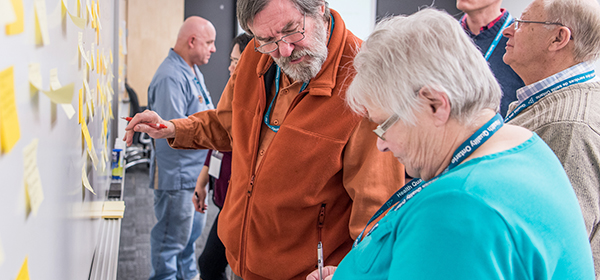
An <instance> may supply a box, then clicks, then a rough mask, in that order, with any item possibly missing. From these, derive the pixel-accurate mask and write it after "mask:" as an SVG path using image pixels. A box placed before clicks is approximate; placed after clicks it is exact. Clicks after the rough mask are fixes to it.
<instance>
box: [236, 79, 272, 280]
mask: <svg viewBox="0 0 600 280" xmlns="http://www.w3.org/2000/svg"><path fill="white" fill-rule="evenodd" d="M259 79H260V81H261V85H262V92H265V82H264V78H263V75H261V76H260V77H259ZM266 102H267V101H266V96H265V95H264V94H262V95H261V97H260V100H259V102H258V103H259V104H258V108H257V110H259V111H262V110H263V108H264V104H265V103H266ZM255 125H258V133H256V136H255V137H254V145H253V149H252V150H253V155H252V164H251V166H250V168H251V174H252V176H250V182H249V185H248V188H247V190H246V207H245V209H244V220H243V222H242V238H241V240H240V260H239V271H240V274H241V275H238V276H242V275H244V271H245V267H246V260H245V255H246V233H247V224H248V219H249V217H248V211H249V209H250V199H251V198H252V192H253V191H254V179H255V178H256V173H257V172H256V157H257V152H258V145H259V143H258V142H259V141H260V129H261V125H262V117H259V118H258V123H257V124H255Z"/></svg>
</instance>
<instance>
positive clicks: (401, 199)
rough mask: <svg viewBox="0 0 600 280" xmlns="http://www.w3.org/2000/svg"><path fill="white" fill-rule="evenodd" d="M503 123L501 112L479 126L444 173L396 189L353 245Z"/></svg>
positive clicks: (481, 143)
mask: <svg viewBox="0 0 600 280" xmlns="http://www.w3.org/2000/svg"><path fill="white" fill-rule="evenodd" d="M503 124H504V122H503V121H502V116H500V114H496V115H495V116H494V117H493V118H492V119H490V120H489V121H488V122H487V123H486V124H485V125H483V126H482V127H481V128H479V130H477V131H476V132H475V133H474V134H473V135H471V137H469V139H467V140H466V141H465V142H463V143H462V144H461V145H460V146H459V147H458V149H456V151H454V154H453V155H452V160H451V161H450V164H449V165H448V167H446V169H444V171H442V173H440V174H439V175H437V176H435V177H434V178H432V179H431V180H429V181H427V182H425V181H423V179H420V178H415V179H412V180H411V181H410V182H408V183H407V184H406V185H404V186H403V187H402V188H400V189H399V190H398V191H396V192H395V193H394V195H392V197H390V198H389V199H388V201H386V202H385V204H383V206H381V208H379V210H377V212H376V213H375V215H373V217H371V219H370V220H369V222H367V225H366V226H365V228H364V229H363V230H362V231H361V233H360V234H359V235H358V237H357V238H356V240H355V241H354V245H353V247H356V245H358V243H360V241H362V237H363V235H364V233H365V230H366V229H367V227H368V226H369V224H371V222H373V221H374V220H376V219H377V218H379V216H381V215H382V214H383V213H385V211H387V210H388V209H390V207H392V206H393V205H395V204H396V203H397V205H396V207H394V208H393V209H392V210H391V211H396V210H398V209H400V207H402V206H403V205H404V204H406V202H407V201H408V200H409V199H411V198H413V197H414V196H415V195H416V194H418V193H419V192H420V191H422V190H423V189H424V188H425V187H427V186H429V185H430V184H431V183H433V182H435V181H436V180H437V179H439V177H440V176H442V175H444V174H446V173H447V172H448V171H450V170H452V169H453V168H455V167H456V166H458V165H459V164H460V163H461V162H462V161H463V160H465V158H467V157H469V156H470V155H471V154H472V153H473V152H474V151H475V150H477V148H479V147H480V146H481V145H483V143H485V141H487V140H488V139H489V138H490V137H492V135H494V133H496V132H497V131H498V130H499V129H500V128H501V127H502V125H503ZM378 225H379V223H377V224H375V225H374V226H373V227H372V228H371V230H369V232H368V233H367V235H366V236H369V235H370V234H371V233H372V232H373V231H374V230H375V229H376V228H377V226H378ZM366 236H365V237H366Z"/></svg>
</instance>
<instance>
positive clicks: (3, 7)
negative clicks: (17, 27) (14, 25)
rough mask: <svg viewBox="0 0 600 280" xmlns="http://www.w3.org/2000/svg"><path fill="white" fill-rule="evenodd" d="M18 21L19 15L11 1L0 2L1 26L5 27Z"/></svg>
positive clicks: (2, 0)
mask: <svg viewBox="0 0 600 280" xmlns="http://www.w3.org/2000/svg"><path fill="white" fill-rule="evenodd" d="M16 20H17V15H16V14H15V9H14V8H13V5H12V3H11V2H10V0H0V26H5V25H7V24H9V23H11V22H14V21H16Z"/></svg>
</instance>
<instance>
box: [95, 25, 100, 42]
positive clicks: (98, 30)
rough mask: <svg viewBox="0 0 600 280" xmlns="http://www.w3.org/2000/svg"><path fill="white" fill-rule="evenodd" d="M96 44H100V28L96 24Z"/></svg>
mask: <svg viewBox="0 0 600 280" xmlns="http://www.w3.org/2000/svg"><path fill="white" fill-rule="evenodd" d="M96 45H100V28H98V26H96Z"/></svg>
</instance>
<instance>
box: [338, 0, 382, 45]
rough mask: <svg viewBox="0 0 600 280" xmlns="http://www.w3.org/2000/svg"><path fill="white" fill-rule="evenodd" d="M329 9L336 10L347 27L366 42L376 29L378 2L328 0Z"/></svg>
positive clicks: (371, 0)
mask: <svg viewBox="0 0 600 280" xmlns="http://www.w3.org/2000/svg"><path fill="white" fill-rule="evenodd" d="M327 2H328V3H329V8H331V9H334V10H336V11H337V12H338V13H340V15H341V16H342V18H343V19H344V22H345V23H346V27H347V28H348V29H349V30H350V31H352V33H354V35H356V36H357V37H358V38H361V39H363V40H365V39H366V38H367V37H368V36H369V34H371V31H373V27H375V14H376V12H377V0H350V1H349V0H328V1H327Z"/></svg>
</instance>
